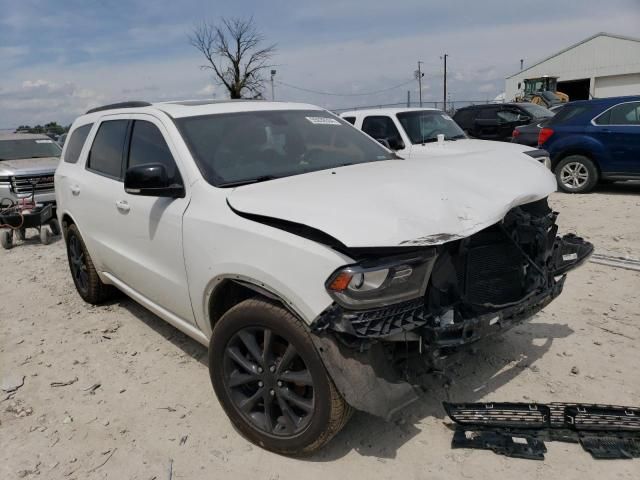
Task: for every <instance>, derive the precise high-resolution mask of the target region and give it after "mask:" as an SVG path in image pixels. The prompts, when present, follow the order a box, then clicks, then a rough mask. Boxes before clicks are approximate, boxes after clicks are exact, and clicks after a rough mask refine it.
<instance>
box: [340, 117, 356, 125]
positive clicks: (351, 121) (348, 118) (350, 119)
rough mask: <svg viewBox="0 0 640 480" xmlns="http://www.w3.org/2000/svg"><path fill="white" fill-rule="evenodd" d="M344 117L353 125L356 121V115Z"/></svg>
mask: <svg viewBox="0 0 640 480" xmlns="http://www.w3.org/2000/svg"><path fill="white" fill-rule="evenodd" d="M342 118H343V119H344V120H346V121H347V122H349V123H350V124H351V125H355V123H356V117H342Z"/></svg>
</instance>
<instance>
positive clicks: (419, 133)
mask: <svg viewBox="0 0 640 480" xmlns="http://www.w3.org/2000/svg"><path fill="white" fill-rule="evenodd" d="M340 116H341V117H342V118H344V119H345V120H347V121H348V122H349V123H351V124H352V125H354V126H355V127H356V128H358V129H360V130H362V131H363V132H365V133H366V134H367V135H369V136H370V137H372V138H373V139H374V140H377V141H379V142H380V143H382V144H383V145H385V146H386V147H388V148H391V149H392V150H394V151H396V152H398V154H399V155H401V156H402V157H404V158H407V159H412V158H420V159H429V158H433V157H434V156H443V155H454V156H459V155H463V154H485V155H488V154H490V153H491V152H493V151H499V152H504V153H510V154H512V155H519V154H522V153H525V154H527V155H529V156H530V157H533V158H535V159H536V160H538V161H539V162H540V163H543V164H544V165H546V166H547V167H548V166H549V165H550V160H549V154H548V153H547V152H545V151H544V150H540V149H537V148H530V147H526V146H520V145H514V144H508V143H503V142H491V141H485V140H476V139H471V138H469V137H468V136H467V135H466V134H465V133H464V132H463V131H462V129H461V128H460V127H459V126H458V125H457V124H456V122H454V121H453V119H452V118H451V117H450V116H449V115H447V114H446V113H445V112H443V111H442V110H437V109H435V108H374V109H363V110H354V111H351V112H344V113H342V114H341V115H340ZM438 135H441V136H442V137H440V140H438Z"/></svg>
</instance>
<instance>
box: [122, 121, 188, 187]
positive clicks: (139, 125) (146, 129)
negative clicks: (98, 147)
mask: <svg viewBox="0 0 640 480" xmlns="http://www.w3.org/2000/svg"><path fill="white" fill-rule="evenodd" d="M145 163H161V164H162V165H164V167H165V168H166V170H167V176H168V177H169V179H170V180H171V182H172V183H179V179H180V174H179V173H178V169H177V167H176V162H175V160H174V159H173V155H171V151H170V150H169V147H168V146H167V142H166V141H165V140H164V137H163V136H162V133H161V132H160V130H158V127H156V126H155V125H154V124H153V123H151V122H145V121H144V120H136V121H135V123H134V124H133V133H132V134H131V146H130V147H129V167H135V166H137V165H144V164H145Z"/></svg>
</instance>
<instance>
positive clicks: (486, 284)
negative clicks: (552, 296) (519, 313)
mask: <svg viewBox="0 0 640 480" xmlns="http://www.w3.org/2000/svg"><path fill="white" fill-rule="evenodd" d="M524 263H525V259H524V257H523V256H522V253H520V250H519V249H518V247H516V246H515V245H514V244H513V243H511V242H508V241H506V242H500V243H493V244H489V245H479V246H475V247H471V248H470V249H469V251H468V252H467V264H466V279H465V280H466V282H465V285H466V297H467V300H468V301H469V302H471V303H475V304H485V303H490V304H494V305H500V304H504V303H509V302H514V301H516V300H519V299H521V298H522V296H523V286H524Z"/></svg>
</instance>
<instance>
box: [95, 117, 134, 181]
mask: <svg viewBox="0 0 640 480" xmlns="http://www.w3.org/2000/svg"><path fill="white" fill-rule="evenodd" d="M128 125H129V121H128V120H108V121H106V122H102V124H101V125H100V128H98V133H96V138H95V139H94V140H93V145H92V146H91V151H90V152H89V162H88V164H87V168H89V169H91V170H94V171H96V172H99V173H102V174H104V175H107V176H109V177H113V178H117V179H119V180H121V179H122V150H123V148H124V140H125V137H126V134H127V127H128Z"/></svg>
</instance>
